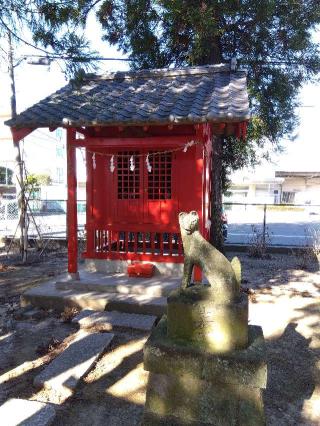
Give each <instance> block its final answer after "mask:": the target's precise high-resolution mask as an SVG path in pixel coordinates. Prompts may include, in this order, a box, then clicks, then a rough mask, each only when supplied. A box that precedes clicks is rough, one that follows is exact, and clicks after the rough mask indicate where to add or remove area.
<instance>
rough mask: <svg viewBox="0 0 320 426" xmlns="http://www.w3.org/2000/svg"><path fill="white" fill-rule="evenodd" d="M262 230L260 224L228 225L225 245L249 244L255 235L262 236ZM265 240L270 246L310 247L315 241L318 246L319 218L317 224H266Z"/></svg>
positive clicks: (310, 222) (308, 222) (319, 234)
mask: <svg viewBox="0 0 320 426" xmlns="http://www.w3.org/2000/svg"><path fill="white" fill-rule="evenodd" d="M262 230H263V227H262V224H261V223H253V224H251V223H241V224H239V223H229V226H228V239H227V243H230V244H250V242H252V241H253V240H254V239H256V238H257V235H261V234H262ZM266 239H267V242H268V243H269V244H270V245H275V246H305V245H311V244H312V242H313V241H315V239H317V240H318V244H319V245H320V218H319V222H317V221H304V222H297V223H285V222H272V223H267V226H266Z"/></svg>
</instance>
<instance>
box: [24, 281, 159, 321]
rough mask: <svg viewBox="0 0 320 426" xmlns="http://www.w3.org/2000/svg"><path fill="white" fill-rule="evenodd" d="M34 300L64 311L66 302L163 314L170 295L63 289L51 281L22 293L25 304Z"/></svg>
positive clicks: (39, 303) (87, 307) (97, 308)
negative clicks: (154, 295) (167, 297)
mask: <svg viewBox="0 0 320 426" xmlns="http://www.w3.org/2000/svg"><path fill="white" fill-rule="evenodd" d="M28 304H32V305H33V306H38V307H41V308H45V309H51V308H53V309H56V310H59V311H63V310H64V308H65V307H66V306H69V307H76V308H79V309H93V310H95V311H104V310H107V311H120V312H127V313H133V314H144V315H155V316H157V317H161V316H162V315H163V314H164V313H165V312H166V307H167V299H166V297H151V296H147V295H140V294H120V293H109V292H94V291H87V292H83V291H79V290H75V289H70V290H59V289H57V288H56V286H55V282H53V281H48V282H46V283H43V284H41V285H40V286H38V287H34V288H32V289H30V290H28V291H26V292H25V293H24V294H23V295H22V296H21V305H22V306H26V305H28Z"/></svg>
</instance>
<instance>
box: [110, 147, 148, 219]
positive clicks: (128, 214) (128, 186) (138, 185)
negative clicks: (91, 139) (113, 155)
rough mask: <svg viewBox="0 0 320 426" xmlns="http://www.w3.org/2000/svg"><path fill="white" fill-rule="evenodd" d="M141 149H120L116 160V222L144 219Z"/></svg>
mask: <svg viewBox="0 0 320 426" xmlns="http://www.w3.org/2000/svg"><path fill="white" fill-rule="evenodd" d="M139 154H140V152H139V151H120V152H118V155H117V160H116V173H117V179H116V184H115V188H114V189H115V192H116V193H115V196H114V207H115V209H114V212H115V218H114V219H115V221H116V222H126V223H141V222H142V221H143V191H142V187H143V171H142V170H141V163H142V157H141V156H138V155H139Z"/></svg>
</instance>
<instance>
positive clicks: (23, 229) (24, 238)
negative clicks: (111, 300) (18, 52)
mask: <svg viewBox="0 0 320 426" xmlns="http://www.w3.org/2000/svg"><path fill="white" fill-rule="evenodd" d="M8 45H9V51H8V69H9V76H10V82H11V118H15V117H16V115H17V103H16V86H15V78H14V64H13V46H12V40H11V33H10V32H8ZM13 146H14V149H15V154H16V158H15V160H16V163H17V166H18V170H19V177H18V179H17V180H18V184H19V187H20V191H19V194H18V207H19V212H20V215H19V226H20V252H21V257H22V261H23V262H24V263H25V262H26V261H27V251H28V228H27V218H26V215H27V208H26V207H27V206H26V197H25V186H24V166H23V161H22V158H21V151H20V145H19V142H17V143H15V142H14V143H13Z"/></svg>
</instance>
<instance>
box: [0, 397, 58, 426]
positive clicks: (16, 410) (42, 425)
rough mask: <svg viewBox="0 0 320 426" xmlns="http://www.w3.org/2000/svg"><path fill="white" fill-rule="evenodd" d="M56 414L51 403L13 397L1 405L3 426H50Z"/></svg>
mask: <svg viewBox="0 0 320 426" xmlns="http://www.w3.org/2000/svg"><path fill="white" fill-rule="evenodd" d="M55 416H56V410H55V408H54V407H53V406H52V405H51V404H46V403H44V402H38V401H28V400H26V399H16V398H12V399H9V400H8V401H6V402H5V403H4V404H3V405H1V407H0V423H1V425H3V426H18V425H19V426H49V425H51V424H52V422H53V420H54V418H55Z"/></svg>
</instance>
